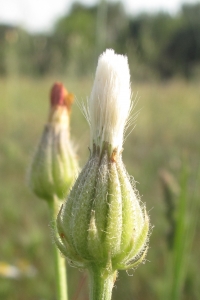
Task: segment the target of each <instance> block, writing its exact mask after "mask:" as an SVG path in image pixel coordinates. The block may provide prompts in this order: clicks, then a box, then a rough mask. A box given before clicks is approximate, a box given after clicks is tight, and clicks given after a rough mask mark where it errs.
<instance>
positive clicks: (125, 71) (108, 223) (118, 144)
mask: <svg viewBox="0 0 200 300" xmlns="http://www.w3.org/2000/svg"><path fill="white" fill-rule="evenodd" d="M129 80H130V75H129V67H128V63H127V58H126V57H124V56H122V55H116V54H115V53H114V51H113V50H107V51H106V52H104V53H103V54H102V55H101V56H100V58H99V62H98V66H97V71H96V77H95V80H94V86H93V89H92V93H91V97H90V100H89V114H90V127H91V128H90V129H91V155H90V158H89V161H88V162H87V164H86V165H85V167H84V168H83V170H82V172H81V173H80V175H79V177H78V179H77V181H76V182H75V184H74V187H73V188H72V190H71V192H70V194H69V196H68V199H67V201H66V202H65V203H64V204H63V206H62V208H61V210H60V213H59V215H58V218H57V228H58V233H59V236H60V239H57V240H56V243H57V246H58V247H59V249H60V251H61V252H62V253H63V254H64V255H65V256H66V257H67V258H68V259H69V260H70V261H71V262H72V264H74V265H75V266H78V267H85V268H89V269H91V268H92V269H96V268H99V269H101V270H104V271H103V272H108V273H109V274H112V273H113V272H114V271H115V270H118V269H128V268H132V267H135V266H136V265H137V264H139V263H140V262H141V261H142V260H143V259H144V257H145V254H146V250H147V241H148V232H149V219H148V216H147V214H146V211H145V208H144V206H143V205H141V202H140V199H139V196H138V193H137V192H136V190H135V187H134V186H133V183H131V181H130V177H129V175H128V174H127V171H126V169H125V166H124V164H123V162H122V155H121V152H122V143H123V133H124V126H125V124H126V121H127V118H128V114H129V111H130V106H131V101H130V81H129ZM94 265H95V268H94V267H92V266H94ZM99 299H100V298H99ZM102 299H103V298H102Z"/></svg>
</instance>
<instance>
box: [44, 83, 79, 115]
mask: <svg viewBox="0 0 200 300" xmlns="http://www.w3.org/2000/svg"><path fill="white" fill-rule="evenodd" d="M50 99H51V106H52V107H54V106H66V107H67V109H68V111H70V108H71V105H72V103H73V100H74V96H73V94H71V93H68V91H67V90H66V89H65V87H64V85H63V84H62V83H61V82H56V83H54V85H53V87H52V89H51V95H50Z"/></svg>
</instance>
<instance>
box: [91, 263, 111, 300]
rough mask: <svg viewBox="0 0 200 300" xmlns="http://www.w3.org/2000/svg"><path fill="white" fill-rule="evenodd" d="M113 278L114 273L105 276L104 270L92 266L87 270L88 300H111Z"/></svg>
mask: <svg viewBox="0 0 200 300" xmlns="http://www.w3.org/2000/svg"><path fill="white" fill-rule="evenodd" d="M115 277H116V272H113V273H112V274H107V273H105V271H104V270H102V269H100V268H98V267H96V266H92V267H91V268H90V269H89V280H90V300H111V297H112V288H113V285H114V281H115Z"/></svg>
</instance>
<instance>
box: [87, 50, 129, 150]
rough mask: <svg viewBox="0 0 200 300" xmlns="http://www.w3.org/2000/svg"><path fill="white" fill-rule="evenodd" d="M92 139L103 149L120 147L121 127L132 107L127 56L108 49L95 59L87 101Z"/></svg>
mask: <svg viewBox="0 0 200 300" xmlns="http://www.w3.org/2000/svg"><path fill="white" fill-rule="evenodd" d="M88 104H89V105H88V106H89V107H88V110H89V116H90V130H91V147H93V143H94V144H95V145H96V146H99V147H100V149H102V147H103V144H104V142H107V143H108V144H110V146H111V150H112V151H113V150H114V149H116V150H117V151H119V152H120V151H121V149H122V144H123V134H124V127H125V124H126V122H127V119H128V116H129V112H130V109H131V89H130V72H129V65H128V60H127V57H126V56H124V55H118V54H115V52H114V50H112V49H107V50H106V51H105V52H104V53H103V54H102V55H101V56H100V57H99V60H98V65H97V70H96V74H95V79H94V84H93V88H92V92H91V96H90V99H89V103H88Z"/></svg>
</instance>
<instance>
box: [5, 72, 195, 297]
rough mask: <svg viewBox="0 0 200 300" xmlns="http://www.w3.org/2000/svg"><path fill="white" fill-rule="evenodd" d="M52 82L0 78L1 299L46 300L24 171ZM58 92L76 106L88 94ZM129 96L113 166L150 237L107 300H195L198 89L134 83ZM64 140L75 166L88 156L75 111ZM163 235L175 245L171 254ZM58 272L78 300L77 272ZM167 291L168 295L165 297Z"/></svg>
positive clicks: (47, 258)
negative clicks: (128, 116)
mask: <svg viewBox="0 0 200 300" xmlns="http://www.w3.org/2000/svg"><path fill="white" fill-rule="evenodd" d="M54 81H55V78H46V79H40V80H39V79H38V80H33V79H28V78H10V79H3V78H2V79H0V90H1V93H0V98H1V99H0V137H1V143H0V213H1V217H0V230H1V242H0V299H2V300H25V299H26V300H27V299H28V300H53V299H55V284H54V270H53V261H52V252H53V249H52V237H51V230H50V226H49V225H50V221H51V220H50V219H49V214H48V209H47V205H46V203H45V202H44V201H42V200H40V199H37V198H36V197H35V196H34V195H32V194H31V192H30V191H29V189H28V187H27V185H26V176H27V169H28V166H29V163H30V161H31V158H32V154H33V152H34V149H35V147H36V146H37V141H38V140H39V138H40V135H41V132H42V129H43V125H44V124H45V121H46V119H47V114H48V97H49V90H50V87H51V85H52V84H53V82H54ZM63 83H64V84H65V85H66V87H67V88H68V89H69V91H71V92H73V93H74V94H75V95H76V98H77V99H78V100H79V101H82V100H85V99H86V98H87V96H88V95H89V93H90V89H91V86H92V78H90V79H87V80H78V79H77V80H71V79H69V78H65V79H64V80H63ZM136 94H137V95H138V98H139V100H138V103H137V106H136V108H135V111H139V110H140V114H139V116H138V118H137V122H136V127H135V129H134V130H133V131H132V133H131V134H130V135H129V136H128V137H127V139H126V142H125V144H124V153H123V158H124V162H125V164H126V166H127V170H128V172H129V174H131V175H132V176H133V177H134V178H135V180H136V181H137V189H138V190H139V193H140V195H141V199H142V201H143V202H144V203H146V207H147V210H148V211H149V214H150V217H151V223H152V225H153V226H154V229H153V231H152V235H151V238H150V249H149V252H148V255H147V261H146V264H145V265H141V266H140V267H139V268H138V269H137V270H136V271H130V272H128V274H127V273H126V272H120V274H119V277H118V280H117V282H116V286H115V288H114V293H113V300H117V299H125V300H132V299H137V300H143V299H145V300H150V299H151V300H157V299H158V300H160V299H165V298H166V299H167V300H178V299H183V300H197V299H200V277H199V275H198V273H199V268H200V262H199V249H200V242H199V240H200V234H199V229H200V224H199V223H196V217H197V213H198V212H199V206H200V205H199V204H198V202H199V193H198V191H199V183H200V181H199V180H198V170H199V164H200V159H199V157H200V135H199V132H200V89H199V83H198V82H196V83H195V82H193V83H188V82H183V81H178V80H176V81H175V80H174V81H172V82H168V83H145V84H141V83H137V84H134V85H133V98H135V96H136ZM71 135H72V139H73V140H74V144H75V145H76V147H77V153H78V157H79V159H80V165H81V166H83V165H84V163H85V162H86V160H87V157H88V145H89V127H88V124H87V122H86V120H85V119H84V117H83V115H82V114H81V112H80V110H79V108H78V106H77V105H74V107H73V112H72V120H71ZM163 174H164V175H163ZM161 178H162V179H161ZM173 220H175V223H174V221H173ZM177 220H178V221H177ZM176 221H177V224H178V225H177V226H176V227H175V226H174V224H176ZM169 233H171V234H172V235H173V234H174V235H175V237H176V241H177V243H176V242H175V243H174V244H173V246H172V238H171V236H170V235H169ZM183 250H184V251H183ZM182 252H184V253H182ZM174 257H175V259H174ZM6 264H7V265H14V266H17V267H18V268H19V269H20V270H21V271H22V275H21V276H19V277H18V278H6V271H5V270H6V267H5V266H6ZM68 273H69V275H68V276H69V289H70V290H69V294H70V298H69V299H70V300H72V299H73V300H75V298H74V297H76V292H77V290H78V289H79V285H80V284H81V283H82V281H83V280H84V282H83V287H82V289H81V292H80V295H79V296H77V297H76V300H78V299H88V292H87V287H86V286H87V284H86V282H87V278H86V279H85V273H84V272H83V271H82V272H79V270H76V269H74V268H71V267H69V268H68ZM174 274H176V277H174ZM129 275H131V276H129ZM177 278H178V279H179V280H178V282H177V283H176V279H177ZM177 286H178V294H177V293H175V292H174V293H173V289H176V290H177ZM169 295H171V296H169Z"/></svg>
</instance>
